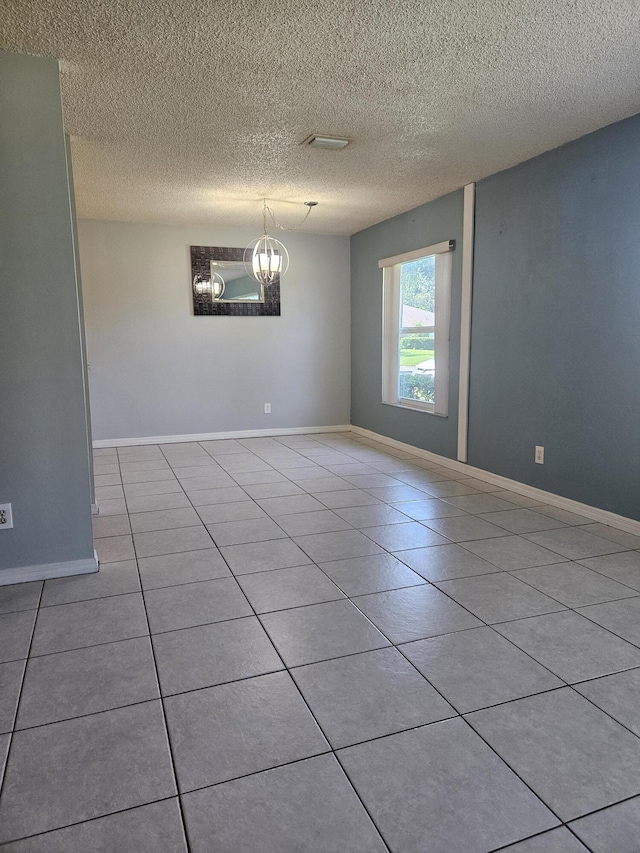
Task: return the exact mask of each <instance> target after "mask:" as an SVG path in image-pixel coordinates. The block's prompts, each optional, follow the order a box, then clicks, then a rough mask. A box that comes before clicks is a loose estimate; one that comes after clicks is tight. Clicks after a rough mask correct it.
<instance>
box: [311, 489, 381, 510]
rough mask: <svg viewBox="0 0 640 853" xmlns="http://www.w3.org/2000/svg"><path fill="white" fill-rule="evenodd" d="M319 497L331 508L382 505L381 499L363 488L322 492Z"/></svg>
mask: <svg viewBox="0 0 640 853" xmlns="http://www.w3.org/2000/svg"><path fill="white" fill-rule="evenodd" d="M317 499H318V500H319V501H320V502H321V503H322V504H324V505H325V506H326V507H328V508H329V509H340V508H342V507H352V506H380V504H381V501H379V500H378V498H374V497H373V495H370V494H368V492H364V491H362V490H361V489H345V490H344V491H340V492H322V493H321V494H319V495H317Z"/></svg>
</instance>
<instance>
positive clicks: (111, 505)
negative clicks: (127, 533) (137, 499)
mask: <svg viewBox="0 0 640 853" xmlns="http://www.w3.org/2000/svg"><path fill="white" fill-rule="evenodd" d="M96 501H97V503H98V506H99V509H100V515H101V516H103V517H104V516H106V515H124V514H125V513H126V512H127V504H126V503H125V500H124V498H117V499H115V500H101V501H98V500H97V498H96Z"/></svg>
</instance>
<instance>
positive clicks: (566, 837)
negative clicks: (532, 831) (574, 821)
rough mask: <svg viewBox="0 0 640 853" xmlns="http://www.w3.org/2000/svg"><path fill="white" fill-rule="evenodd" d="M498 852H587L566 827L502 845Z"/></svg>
mask: <svg viewBox="0 0 640 853" xmlns="http://www.w3.org/2000/svg"><path fill="white" fill-rule="evenodd" d="M500 853H589V851H588V850H587V848H586V847H585V846H584V844H581V843H580V841H578V839H577V838H576V837H575V835H572V834H571V833H570V832H569V830H568V829H566V828H565V827H561V828H560V829H552V830H551V832H545V833H543V834H542V835H536V836H535V837H534V838H528V839H527V840H526V841H519V842H518V843H517V844H512V845H510V846H509V847H504V848H503V849H502V850H501V851H500Z"/></svg>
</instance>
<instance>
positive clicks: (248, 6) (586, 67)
mask: <svg viewBox="0 0 640 853" xmlns="http://www.w3.org/2000/svg"><path fill="white" fill-rule="evenodd" d="M0 45H2V46H4V47H7V48H10V49H17V50H22V51H25V52H29V53H40V54H47V55H51V56H55V57H59V58H60V59H61V60H62V89H63V98H64V108H65V122H66V127H67V131H68V132H69V133H70V134H72V138H73V159H74V172H75V179H76V194H77V200H78V210H79V213H80V215H81V216H84V217H90V218H99V219H120V220H136V221H144V222H185V223H186V222H189V223H210V224H212V225H229V226H243V227H244V226H255V228H256V230H259V228H260V225H261V204H260V199H261V198H262V197H263V196H266V197H267V198H269V199H271V200H272V206H273V207H274V208H275V210H276V213H277V215H278V218H279V219H280V220H281V221H282V222H283V224H287V223H289V222H291V223H294V222H297V221H298V220H299V219H300V218H301V216H302V215H303V214H304V212H305V208H304V207H302V205H301V204H300V203H301V202H303V201H305V200H311V199H312V200H317V201H318V202H320V204H319V206H318V207H317V208H316V209H315V210H314V211H312V213H311V216H310V218H309V220H308V222H307V223H306V224H305V230H306V231H311V232H319V233H338V234H350V233H353V232H354V231H358V230H359V229H361V228H364V227H366V226H367V225H371V224H373V223H375V222H379V221H380V220H382V219H386V218H388V217H390V216H393V215H394V214H396V213H400V212H402V211H405V210H409V209H410V208H413V207H415V206H417V205H419V204H421V203H423V202H425V201H428V200H430V199H432V198H436V197H437V196H439V195H442V194H443V193H446V192H448V191H450V190H452V189H455V188H457V187H460V186H462V185H463V184H465V183H467V182H469V181H472V180H477V179H479V178H482V177H484V176H486V175H489V174H492V173H493V172H496V171H499V170H501V169H504V168H506V167H508V166H510V165H513V164H514V163H517V162H521V161H522V160H526V159H528V158H529V157H531V156H533V155H535V154H538V153H540V152H542V151H545V150H547V149H549V148H552V147H555V146H557V145H560V144H561V143H563V142H566V141H568V140H570V139H574V138H576V137H578V136H582V135H583V134H585V133H588V132H589V131H592V130H595V129H597V128H599V127H602V126H604V125H606V124H609V123H611V122H613V121H616V120H618V119H621V118H624V117H626V116H629V115H632V114H634V113H636V112H640V61H639V50H638V49H639V47H640V2H638V0H213V2H211V0H209V2H205V0H3V2H2V11H1V12H0ZM312 132H317V133H321V134H332V135H344V136H348V137H350V138H352V139H353V143H352V144H351V145H349V147H348V148H346V149H345V150H343V151H338V152H332V151H325V150H319V149H311V148H306V147H302V146H300V144H299V143H300V142H302V140H304V139H305V138H306V137H307V136H308V135H309V134H310V133H312ZM291 202H295V203H297V204H296V206H294V205H293V204H290V203H291Z"/></svg>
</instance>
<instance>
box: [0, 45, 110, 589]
mask: <svg viewBox="0 0 640 853" xmlns="http://www.w3.org/2000/svg"><path fill="white" fill-rule="evenodd" d="M0 115H1V116H2V120H1V122H0V188H1V195H2V215H1V216H0V281H1V293H2V299H1V303H0V363H1V364H2V370H1V371H0V436H2V444H1V446H0V503H6V502H11V503H12V505H13V515H14V529H13V530H4V531H0V582H1V574H2V570H3V569H12V568H19V567H22V566H31V565H41V564H48V563H60V562H66V561H75V560H83V559H89V558H91V557H92V556H93V543H92V534H91V502H90V478H89V463H88V454H87V445H88V441H87V424H86V416H85V401H84V393H83V365H82V352H81V332H80V320H79V310H78V292H77V282H76V276H75V264H74V246H73V236H72V221H71V205H70V197H69V180H68V164H67V157H66V150H65V138H64V131H63V126H62V108H61V102H60V87H59V78H58V64H57V62H56V61H54V60H51V59H44V58H40V57H33V56H24V55H21V54H18V53H10V52H3V51H0Z"/></svg>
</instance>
